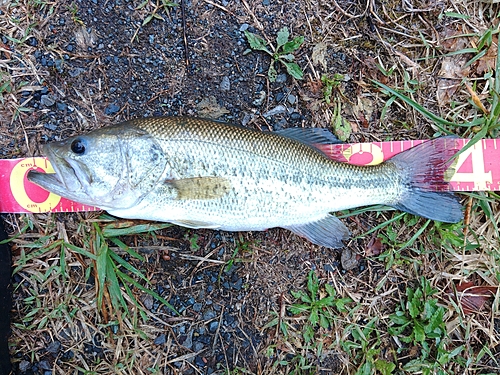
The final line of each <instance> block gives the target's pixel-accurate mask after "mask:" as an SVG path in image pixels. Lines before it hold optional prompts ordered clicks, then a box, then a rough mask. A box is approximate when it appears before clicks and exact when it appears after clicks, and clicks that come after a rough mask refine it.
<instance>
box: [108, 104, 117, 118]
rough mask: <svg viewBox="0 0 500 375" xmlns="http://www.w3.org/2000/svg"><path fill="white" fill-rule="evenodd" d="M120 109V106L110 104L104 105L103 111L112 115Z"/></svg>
mask: <svg viewBox="0 0 500 375" xmlns="http://www.w3.org/2000/svg"><path fill="white" fill-rule="evenodd" d="M119 110H120V107H119V106H117V105H116V104H110V105H108V106H107V107H106V109H105V110H104V113H105V114H106V115H108V116H110V115H114V114H116V113H118V111H119Z"/></svg>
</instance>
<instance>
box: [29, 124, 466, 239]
mask: <svg viewBox="0 0 500 375" xmlns="http://www.w3.org/2000/svg"><path fill="white" fill-rule="evenodd" d="M332 143H338V141H337V140H336V138H335V136H334V135H333V134H332V133H330V132H329V131H328V130H327V129H321V128H289V129H285V130H281V131H274V132H263V131H258V130H253V129H249V128H245V127H242V126H238V125H232V124H226V123H222V122H218V121H213V120H207V119H201V118H191V117H150V118H139V119H132V120H129V121H126V122H123V123H119V124H115V125H111V126H107V127H102V128H100V129H97V130H93V131H91V132H89V133H87V134H83V135H78V136H75V137H70V138H67V139H65V140H62V141H58V142H52V143H47V144H45V145H43V146H42V150H43V153H44V154H45V155H46V156H47V157H48V159H49V161H50V162H51V164H52V166H53V168H54V172H55V173H43V172H39V171H36V170H32V171H29V173H28V175H27V178H28V180H29V181H31V182H33V183H35V184H37V185H39V186H41V187H42V188H44V189H46V190H48V191H50V192H53V193H55V194H58V195H60V196H62V197H65V198H68V199H71V200H73V201H76V202H79V203H82V204H87V205H92V206H97V207H99V208H101V209H104V210H107V211H108V212H109V213H110V214H111V215H114V216H117V217H121V218H127V219H144V220H152V221H161V222H169V223H173V224H177V225H180V226H183V227H188V228H208V229H216V230H225V231H262V230H266V229H269V228H275V227H281V228H285V229H288V230H290V231H292V232H293V233H295V234H297V235H299V236H301V237H305V238H306V239H308V240H309V241H310V242H312V243H314V244H317V245H320V246H325V247H328V248H341V247H343V246H344V242H345V241H346V240H348V239H349V237H350V232H349V230H348V228H347V227H346V226H345V225H344V224H343V223H342V221H341V220H340V219H339V218H337V217H336V216H335V215H334V214H333V213H334V212H337V211H342V210H346V209H352V208H355V207H360V206H369V205H375V204H381V205H386V206H390V207H393V208H395V209H398V210H402V211H406V212H409V213H411V214H415V215H419V216H423V217H425V218H428V219H432V220H437V221H441V222H450V223H455V222H459V221H460V220H461V219H462V216H463V213H462V206H461V204H460V201H459V199H458V197H457V196H456V195H455V194H454V193H452V192H450V191H449V183H448V181H447V180H448V178H447V176H448V175H449V173H450V170H449V169H450V168H452V165H451V161H450V159H452V157H453V155H454V154H455V153H456V151H457V150H456V148H455V147H454V140H453V139H450V138H447V137H443V138H437V139H434V140H430V141H426V142H424V143H422V144H420V145H417V146H415V147H413V148H411V149H409V150H407V151H404V152H402V153H400V154H397V155H395V156H394V157H392V158H391V159H389V160H387V161H385V162H383V163H381V164H378V165H373V166H356V165H351V164H348V163H342V162H337V161H335V160H332V158H329V157H328V155H327V154H326V153H325V152H323V151H322V150H321V146H324V145H328V144H332ZM323 148H324V147H323Z"/></svg>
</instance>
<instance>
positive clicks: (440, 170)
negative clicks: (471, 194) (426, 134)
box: [388, 137, 463, 223]
mask: <svg viewBox="0 0 500 375" xmlns="http://www.w3.org/2000/svg"><path fill="white" fill-rule="evenodd" d="M455 139H456V138H454V137H442V138H438V139H434V140H432V141H427V142H424V143H422V144H420V145H418V146H415V147H413V148H411V149H409V150H407V151H404V152H402V153H400V154H398V155H396V156H394V157H393V158H391V159H390V160H388V163H393V164H395V165H396V166H397V167H398V168H399V169H400V170H401V172H402V176H403V181H406V192H405V193H404V194H403V196H402V198H401V200H400V201H399V202H398V203H397V204H395V205H393V207H394V208H397V209H398V210H402V211H406V212H409V213H412V214H415V215H419V216H423V217H426V218H428V219H432V220H438V221H443V222H446V223H456V222H459V221H460V220H462V218H463V213H462V205H461V204H460V202H459V200H458V197H457V196H456V195H455V194H453V193H451V192H449V179H450V177H451V176H452V175H453V173H454V166H453V163H452V160H450V159H451V158H452V157H453V155H455V154H456V153H457V151H458V149H459V147H458V145H457V142H456V141H455Z"/></svg>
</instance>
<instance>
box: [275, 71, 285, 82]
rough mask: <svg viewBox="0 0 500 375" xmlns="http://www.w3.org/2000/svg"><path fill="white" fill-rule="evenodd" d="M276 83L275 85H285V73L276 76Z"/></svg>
mask: <svg viewBox="0 0 500 375" xmlns="http://www.w3.org/2000/svg"><path fill="white" fill-rule="evenodd" d="M276 82H277V83H285V82H286V74H285V73H281V74H278V76H277V77H276Z"/></svg>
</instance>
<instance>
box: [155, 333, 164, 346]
mask: <svg viewBox="0 0 500 375" xmlns="http://www.w3.org/2000/svg"><path fill="white" fill-rule="evenodd" d="M166 341H167V338H166V337H165V335H164V334H163V333H162V334H161V335H160V336H158V337H157V338H155V341H154V343H155V345H163V344H165V342H166Z"/></svg>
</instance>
